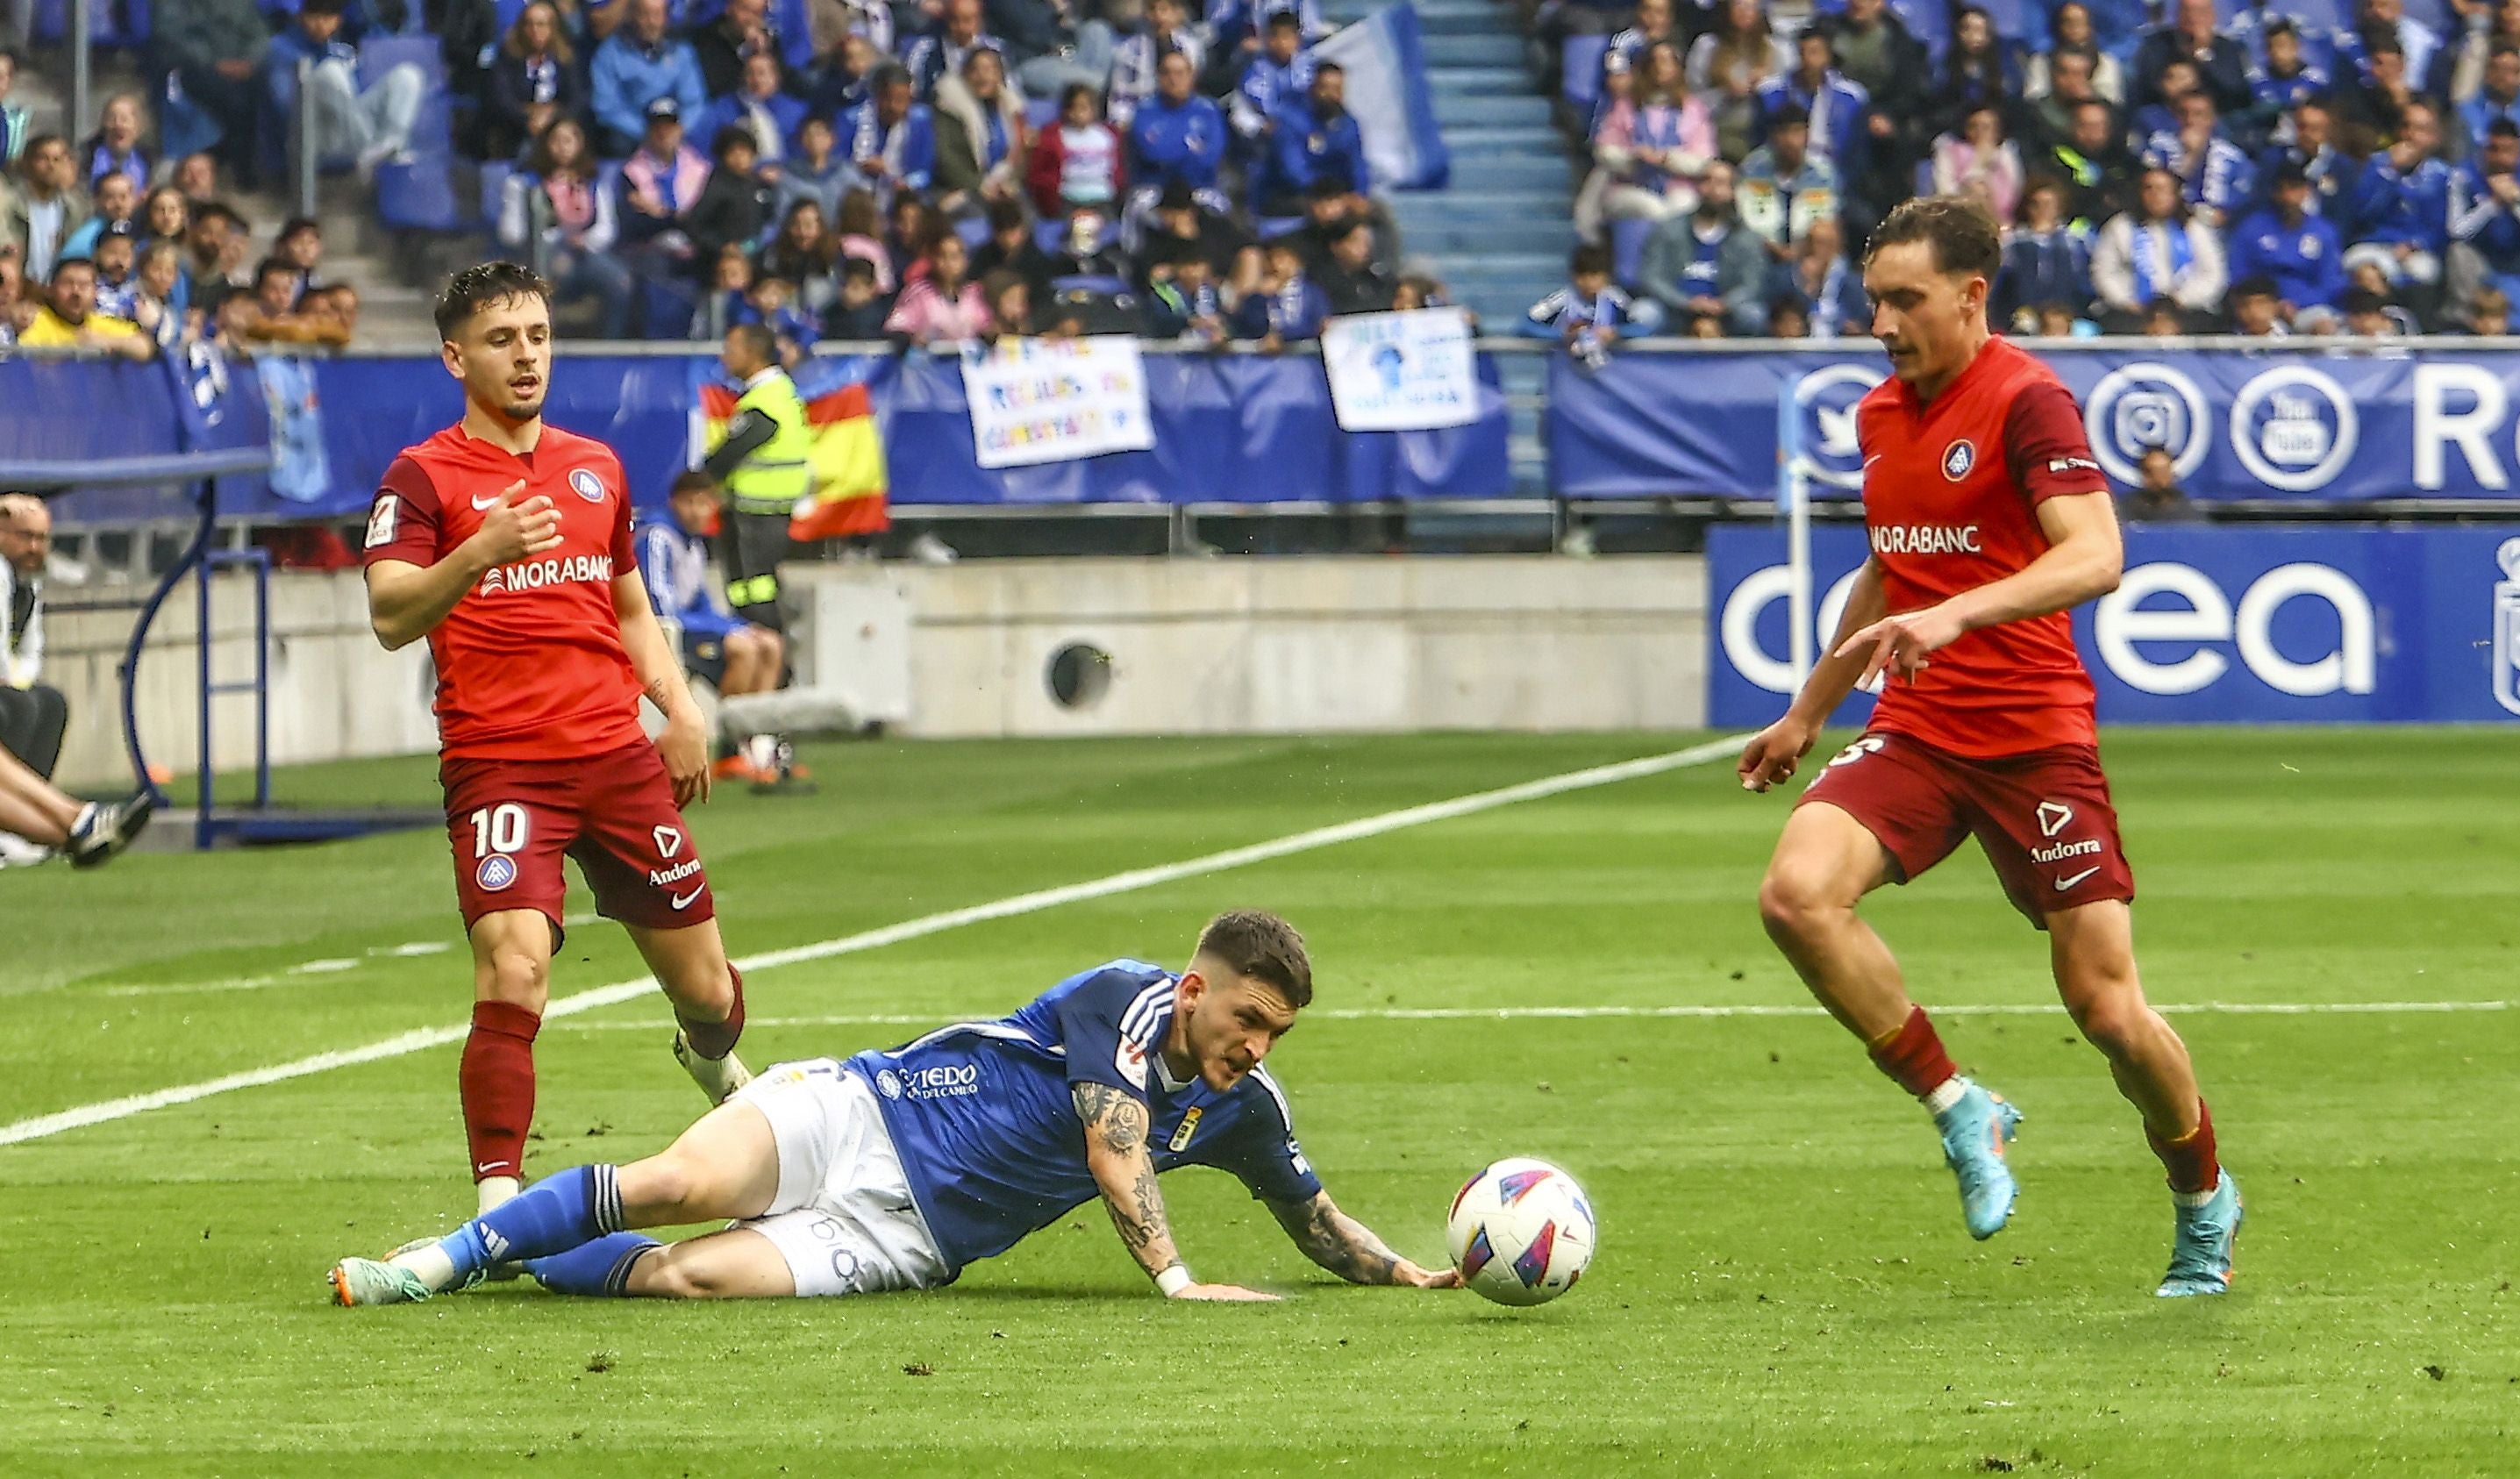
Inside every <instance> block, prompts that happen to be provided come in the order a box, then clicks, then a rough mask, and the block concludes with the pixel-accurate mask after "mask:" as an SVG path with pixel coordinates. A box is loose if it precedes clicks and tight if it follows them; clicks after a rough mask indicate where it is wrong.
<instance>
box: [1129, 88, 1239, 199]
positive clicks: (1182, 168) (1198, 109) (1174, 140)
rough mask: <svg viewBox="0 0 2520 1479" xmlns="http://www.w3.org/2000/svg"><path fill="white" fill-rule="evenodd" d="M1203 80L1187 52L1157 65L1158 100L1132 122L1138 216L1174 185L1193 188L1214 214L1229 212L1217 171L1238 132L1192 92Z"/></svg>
mask: <svg viewBox="0 0 2520 1479" xmlns="http://www.w3.org/2000/svg"><path fill="white" fill-rule="evenodd" d="M1197 80H1198V78H1197V72H1196V69H1195V68H1193V67H1192V66H1191V59H1190V57H1189V55H1188V54H1187V53H1184V52H1167V53H1165V54H1164V58H1163V60H1162V61H1161V62H1159V63H1157V64H1156V66H1155V92H1154V96H1153V97H1150V98H1148V99H1147V100H1146V101H1145V102H1143V103H1141V104H1139V105H1138V112H1137V115H1136V116H1135V117H1134V118H1132V119H1131V120H1130V122H1129V180H1130V183H1131V185H1132V186H1133V187H1134V190H1133V193H1132V195H1131V198H1130V214H1131V215H1132V216H1136V215H1141V214H1143V213H1145V212H1146V211H1148V210H1151V209H1153V208H1154V203H1155V202H1156V200H1157V199H1159V198H1160V197H1161V196H1162V195H1163V193H1164V189H1165V187H1166V186H1170V185H1182V186H1186V187H1188V188H1189V189H1190V190H1191V191H1192V192H1193V196H1194V197H1195V198H1196V199H1197V201H1198V202H1199V203H1200V204H1202V205H1205V206H1206V207H1207V208H1208V209H1210V210H1225V209H1228V208H1229V206H1228V204H1227V202H1226V200H1225V195H1224V192H1222V191H1220V190H1219V189H1217V173H1218V170H1219V169H1220V168H1221V167H1222V166H1223V165H1224V163H1225V146H1226V142H1227V140H1228V139H1230V138H1231V137H1232V134H1231V131H1230V130H1229V129H1228V127H1227V125H1226V121H1225V113H1224V112H1223V111H1222V110H1220V109H1218V108H1217V106H1216V105H1215V104H1214V103H1212V102H1210V101H1208V100H1207V99H1205V98H1202V97H1200V96H1198V94H1197V93H1195V92H1193V90H1192V88H1193V85H1194V84H1195V83H1196V82H1197Z"/></svg>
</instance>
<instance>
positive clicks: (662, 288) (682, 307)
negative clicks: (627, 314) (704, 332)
mask: <svg viewBox="0 0 2520 1479" xmlns="http://www.w3.org/2000/svg"><path fill="white" fill-rule="evenodd" d="M639 300H640V305H641V308H642V310H643V312H644V315H645V318H646V322H647V326H648V333H647V336H648V337H649V338H652V339H678V338H687V337H689V336H691V332H692V310H693V308H694V307H695V306H696V305H695V304H694V301H693V298H692V290H691V289H690V287H689V286H687V285H685V284H682V283H676V282H669V281H667V280H665V279H663V278H653V277H642V278H640V279H639Z"/></svg>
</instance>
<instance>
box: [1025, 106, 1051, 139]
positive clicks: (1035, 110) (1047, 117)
mask: <svg viewBox="0 0 2520 1479" xmlns="http://www.w3.org/2000/svg"><path fill="white" fill-rule="evenodd" d="M1024 121H1025V122H1026V123H1029V124H1031V125H1032V128H1033V131H1034V132H1036V133H1038V132H1040V131H1041V130H1042V129H1045V128H1048V127H1049V126H1051V125H1052V124H1053V123H1056V122H1057V121H1058V100H1057V98H1027V99H1025V100H1024Z"/></svg>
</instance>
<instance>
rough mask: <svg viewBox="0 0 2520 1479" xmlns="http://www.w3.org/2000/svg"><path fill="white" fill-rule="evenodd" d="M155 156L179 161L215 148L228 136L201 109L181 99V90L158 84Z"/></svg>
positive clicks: (214, 120)
mask: <svg viewBox="0 0 2520 1479" xmlns="http://www.w3.org/2000/svg"><path fill="white" fill-rule="evenodd" d="M157 94H158V154H159V156H160V157H164V158H169V159H180V158H182V157H184V156H186V155H189V154H198V153H200V152H201V151H203V150H204V149H209V148H212V147H213V146H215V145H216V144H217V143H218V142H219V140H221V139H223V138H225V137H226V136H227V130H226V129H224V128H221V127H220V126H219V120H218V119H216V118H214V117H211V116H210V115H209V114H208V113H206V112H203V111H202V109H201V105H199V104H197V103H195V102H194V101H193V100H192V99H190V98H188V97H185V96H184V95H183V89H181V88H178V87H168V86H166V85H164V84H163V83H161V84H160V85H159V86H158V89H157Z"/></svg>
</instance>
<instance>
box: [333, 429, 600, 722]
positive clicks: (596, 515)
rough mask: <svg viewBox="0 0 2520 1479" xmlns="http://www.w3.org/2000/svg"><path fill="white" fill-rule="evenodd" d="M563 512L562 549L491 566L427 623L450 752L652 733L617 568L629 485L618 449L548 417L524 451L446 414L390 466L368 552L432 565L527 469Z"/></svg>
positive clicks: (531, 488)
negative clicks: (619, 598) (642, 711)
mask: <svg viewBox="0 0 2520 1479" xmlns="http://www.w3.org/2000/svg"><path fill="white" fill-rule="evenodd" d="M519 477H521V478H523V479H524V480H525V486H524V490H523V491H522V492H520V493H518V494H517V502H518V503H523V502H524V501H526V500H527V499H530V498H533V497H535V496H537V495H539V496H542V497H545V498H549V499H550V500H551V501H552V507H553V508H555V509H557V510H558V511H559V512H560V533H561V543H560V548H558V549H556V550H553V551H551V552H549V553H547V554H543V555H537V556H532V557H529V558H527V559H524V560H517V562H515V563H514V564H505V565H498V566H495V567H493V568H492V569H491V570H490V571H489V572H488V573H487V574H485V575H483V576H482V577H481V579H480V581H479V583H477V584H476V585H474V586H473V588H472V590H471V591H469V592H467V593H466V594H465V597H464V599H463V600H462V601H459V602H457V603H456V604H455V609H454V610H452V611H450V612H448V613H447V616H446V619H445V620H444V621H441V622H439V623H438V624H437V626H436V628H435V629H434V630H432V631H431V632H430V633H429V634H428V650H429V653H430V655H432V656H433V657H435V658H436V660H437V739H438V747H439V750H440V752H441V753H443V754H446V755H448V756H459V757H466V758H476V757H477V758H482V759H501V760H567V759H574V758H577V757H580V756H585V755H596V754H602V753H605V752H607V751H609V750H615V749H619V748H621V747H623V746H624V745H628V744H631V743H634V742H636V741H638V740H639V739H643V738H644V737H645V732H644V731H643V730H641V728H640V727H639V678H638V674H637V673H636V672H635V671H634V670H633V669H632V668H631V666H630V654H629V652H628V651H627V650H625V649H624V648H623V647H622V645H621V620H620V617H619V615H618V614H617V613H616V612H615V611H614V610H613V608H612V579H613V577H614V576H615V575H616V574H620V573H623V572H625V571H629V570H635V569H637V568H638V567H639V566H638V557H637V556H636V555H634V554H633V553H632V548H631V543H630V497H629V488H628V485H627V484H626V482H625V481H624V480H623V478H622V475H621V461H620V459H619V458H617V457H614V456H613V455H612V449H611V448H609V447H607V446H606V445H604V443H602V442H600V441H596V440H594V439H592V438H590V437H584V436H577V435H574V434H572V433H570V432H566V431H562V430H561V429H560V428H559V427H557V426H544V427H543V432H542V439H541V440H540V441H539V442H538V443H537V444H536V445H535V447H534V450H533V451H531V452H529V453H526V454H525V455H524V456H522V457H519V456H517V454H516V453H513V452H510V451H508V450H507V449H506V448H504V447H499V446H495V445H493V444H491V443H489V442H486V441H482V440H480V439H479V438H478V437H474V436H472V435H469V434H467V433H466V432H465V430H464V427H463V426H462V425H461V424H458V425H456V426H449V427H447V428H446V429H445V430H443V431H440V432H438V433H437V434H436V435H435V436H432V437H430V438H429V439H428V440H427V441H425V442H422V443H421V444H420V445H419V446H416V447H406V448H404V449H403V454H402V455H401V456H400V457H397V458H395V459H394V461H393V466H391V467H389V468H387V469H385V475H384V480H383V482H382V485H380V486H379V488H378V489H377V500H376V503H375V504H374V505H373V506H372V507H371V508H370V509H369V512H368V538H367V560H368V562H369V563H371V564H373V563H375V562H376V561H377V560H404V561H407V562H409V563H411V564H416V565H433V564H435V563H437V562H438V561H439V560H443V559H445V558H446V557H447V556H448V555H449V554H451V553H452V552H453V551H454V549H455V547H456V546H458V545H460V544H462V543H463V542H464V541H465V540H467V539H470V538H472V534H473V531H474V530H476V529H478V528H480V527H481V518H482V514H483V512H484V511H485V510H487V509H488V508H489V507H490V505H491V504H493V503H495V502H497V500H498V497H499V494H500V493H501V491H503V490H504V489H505V488H506V487H507V486H508V485H509V484H510V483H513V482H515V481H516V480H517V478H519Z"/></svg>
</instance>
